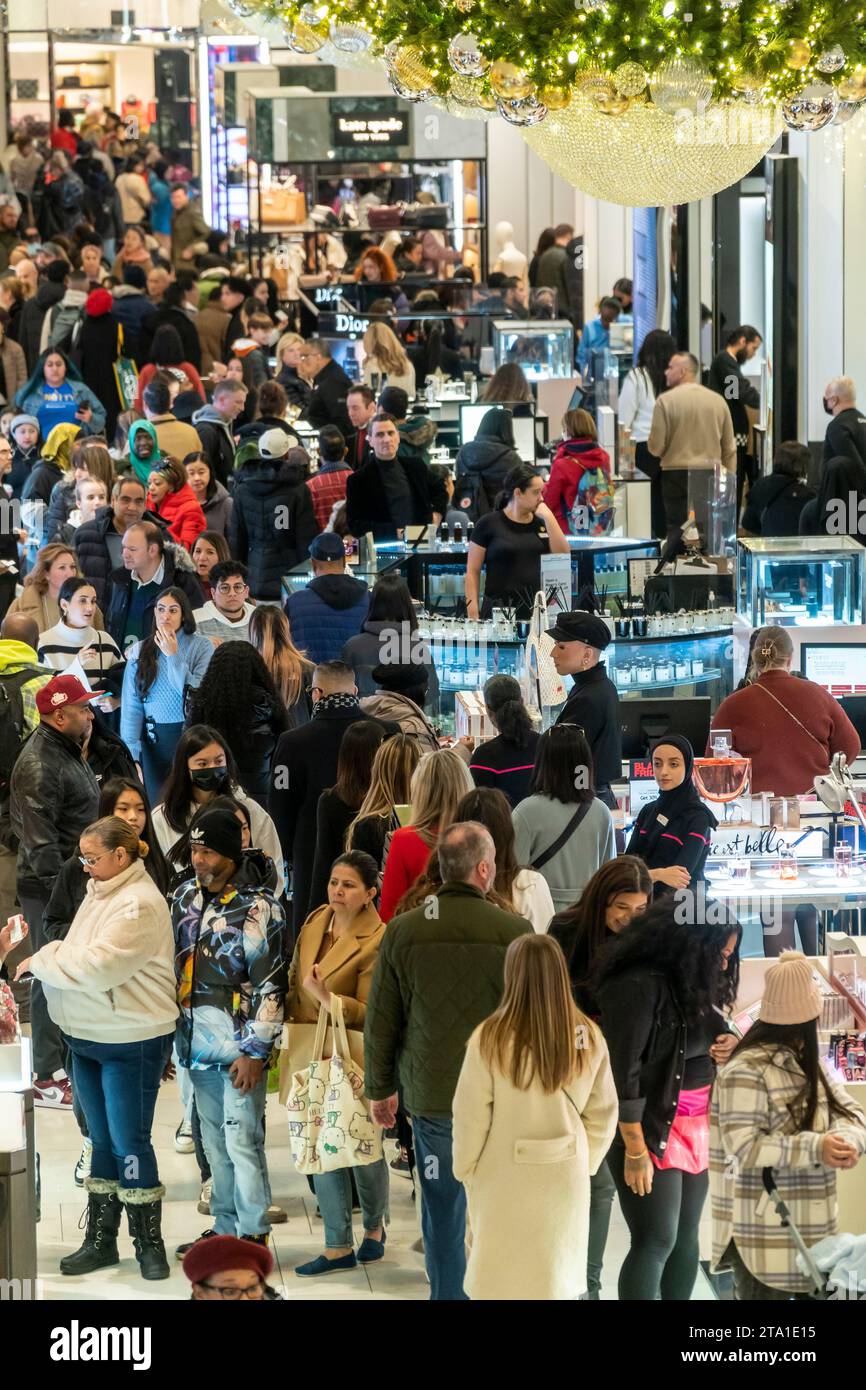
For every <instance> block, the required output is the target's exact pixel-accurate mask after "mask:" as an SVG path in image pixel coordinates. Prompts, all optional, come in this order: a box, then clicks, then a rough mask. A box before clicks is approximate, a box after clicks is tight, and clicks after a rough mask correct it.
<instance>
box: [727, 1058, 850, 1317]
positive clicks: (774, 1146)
mask: <svg viewBox="0 0 866 1390" xmlns="http://www.w3.org/2000/svg"><path fill="white" fill-rule="evenodd" d="M803 1084H804V1076H803V1072H802V1070H801V1069H800V1067H799V1066H798V1064H797V1062H796V1059H795V1058H794V1056H793V1054H792V1053H791V1052H790V1051H789V1050H788V1049H787V1048H778V1049H774V1048H772V1047H761V1048H755V1049H754V1051H749V1052H744V1053H743V1054H742V1055H741V1056H739V1057H734V1059H733V1060H732V1061H730V1062H729V1063H728V1064H727V1066H725V1067H723V1068H722V1069H721V1070H720V1071H719V1073H718V1076H717V1078H716V1084H715V1087H714V1090H713V1104H712V1113H711V1120H710V1192H711V1194H712V1208H713V1260H712V1263H713V1268H717V1267H718V1266H719V1265H720V1264H723V1263H724V1261H723V1258H722V1257H723V1256H724V1253H725V1250H726V1249H727V1246H728V1243H729V1242H730V1241H731V1240H732V1239H733V1240H734V1241H736V1245H737V1250H738V1251H739V1254H740V1258H741V1259H742V1260H743V1263H744V1264H745V1265H746V1266H747V1268H748V1269H749V1271H750V1273H751V1274H753V1275H754V1277H755V1278H756V1279H759V1280H760V1281H761V1283H762V1284H768V1285H769V1286H770V1288H773V1289H782V1290H785V1291H786V1292H788V1293H808V1292H810V1291H811V1289H812V1285H811V1282H810V1280H809V1279H807V1278H806V1277H805V1276H804V1275H803V1274H801V1273H800V1271H799V1270H798V1268H797V1265H796V1253H797V1252H796V1250H795V1247H794V1245H793V1243H792V1241H791V1237H790V1234H789V1232H788V1231H787V1230H786V1229H785V1228H784V1227H783V1226H782V1225H781V1223H780V1221H779V1217H778V1214H777V1212H776V1210H775V1208H774V1206H773V1204H772V1203H771V1202H770V1199H769V1197H768V1196H767V1194H766V1192H765V1191H764V1184H763V1178H762V1170H763V1169H764V1168H768V1167H772V1169H773V1173H774V1176H775V1179H776V1184H777V1186H778V1189H779V1192H780V1194H781V1196H782V1197H783V1198H784V1200H785V1202H786V1203H787V1205H788V1208H789V1210H790V1212H791V1218H792V1220H793V1222H794V1224H795V1225H796V1226H797V1228H798V1229H799V1231H800V1234H801V1235H802V1237H803V1239H804V1240H805V1242H806V1244H807V1245H809V1246H812V1245H815V1244H817V1242H818V1241H819V1240H823V1238H824V1237H825V1236H828V1235H832V1234H833V1233H834V1232H835V1230H836V1215H837V1206H836V1172H835V1170H834V1169H832V1168H825V1167H824V1166H823V1164H822V1163H821V1142H822V1140H823V1138H824V1136H825V1135H826V1134H828V1133H829V1132H830V1131H831V1130H832V1131H833V1132H834V1133H839V1134H842V1135H844V1137H845V1138H846V1139H848V1140H849V1141H850V1142H851V1143H852V1144H854V1145H855V1146H856V1148H857V1149H858V1150H859V1152H860V1153H861V1154H862V1153H866V1116H864V1114H863V1111H862V1110H861V1109H860V1107H859V1106H858V1105H857V1104H856V1103H855V1102H854V1101H852V1100H851V1098H850V1096H849V1095H848V1094H847V1092H846V1091H844V1090H843V1089H842V1088H841V1087H839V1086H837V1085H836V1084H835V1083H833V1082H830V1083H829V1084H830V1086H831V1089H832V1090H833V1093H834V1095H835V1096H836V1098H837V1099H838V1101H839V1102H840V1104H842V1105H845V1106H847V1107H848V1109H849V1111H851V1112H852V1113H853V1115H854V1118H853V1119H850V1120H849V1119H847V1118H845V1117H844V1116H841V1115H837V1114H834V1115H833V1116H832V1118H831V1116H830V1114H829V1108H828V1105H827V1101H826V1098H825V1097H824V1096H823V1095H822V1097H821V1099H820V1100H819V1103H818V1110H817V1114H816V1117H815V1121H814V1127H813V1129H812V1130H809V1131H805V1132H803V1133H800V1132H798V1130H797V1125H796V1122H795V1120H794V1119H793V1117H792V1109H793V1110H794V1111H795V1110H796V1104H795V1103H796V1101H797V1097H798V1096H799V1095H800V1092H801V1090H802V1088H803Z"/></svg>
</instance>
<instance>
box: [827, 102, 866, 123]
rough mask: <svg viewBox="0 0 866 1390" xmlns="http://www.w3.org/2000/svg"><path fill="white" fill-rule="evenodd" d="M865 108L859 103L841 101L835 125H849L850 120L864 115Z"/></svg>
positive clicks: (834, 118) (834, 119)
mask: <svg viewBox="0 0 866 1390" xmlns="http://www.w3.org/2000/svg"><path fill="white" fill-rule="evenodd" d="M862 111H863V107H862V105H861V104H860V102H859V101H840V102H839V105H838V106H837V107H836V114H835V116H834V117H833V124H834V125H847V124H848V122H849V121H850V120H853V118H854V117H855V116H857V115H860V114H862Z"/></svg>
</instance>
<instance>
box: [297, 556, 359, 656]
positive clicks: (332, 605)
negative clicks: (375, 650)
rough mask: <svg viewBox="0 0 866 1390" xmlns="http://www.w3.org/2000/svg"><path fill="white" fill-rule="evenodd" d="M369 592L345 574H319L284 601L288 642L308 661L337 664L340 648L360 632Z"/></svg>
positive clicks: (356, 580) (341, 649)
mask: <svg viewBox="0 0 866 1390" xmlns="http://www.w3.org/2000/svg"><path fill="white" fill-rule="evenodd" d="M369 607H370V590H369V589H368V588H367V585H366V584H365V583H364V581H363V580H362V579H353V578H352V576H351V575H349V574H320V575H319V576H318V578H316V579H313V580H311V581H310V583H309V584H308V585H307V587H306V589H300V590H299V591H298V593H296V594H291V595H290V596H289V598H288V599H287V601H286V616H287V617H288V620H289V627H290V628H291V629H292V641H293V642H294V644H295V646H296V647H297V648H298V650H299V651H302V652H306V654H307V656H308V657H309V658H310V660H311V661H314V662H319V661H339V660H340V658H341V657H342V653H343V647H344V646H345V645H346V643H347V642H348V641H349V638H350V637H354V636H355V635H356V634H357V633H359V632H360V631H361V628H362V627H363V625H364V622H365V620H366V617H367V610H368V609H369Z"/></svg>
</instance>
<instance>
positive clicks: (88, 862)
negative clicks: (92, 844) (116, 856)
mask: <svg viewBox="0 0 866 1390" xmlns="http://www.w3.org/2000/svg"><path fill="white" fill-rule="evenodd" d="M113 853H114V851H113V850H110V849H104V850H103V851H102V853H101V854H94V855H89V854H79V856H78V862H79V864H81V865H82V867H83V868H85V869H92V868H93V866H94V864H98V863H99V861H100V859H104V858H105V856H106V855H107V854H113Z"/></svg>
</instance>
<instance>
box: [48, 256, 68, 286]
mask: <svg viewBox="0 0 866 1390" xmlns="http://www.w3.org/2000/svg"><path fill="white" fill-rule="evenodd" d="M69 270H70V266H69V262H68V261H61V260H56V261H49V262H48V265H47V266H46V267H45V279H46V280H49V281H50V282H51V284H52V285H62V284H63V282H64V280H65V279H66V277H67V275H68V274H69Z"/></svg>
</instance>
